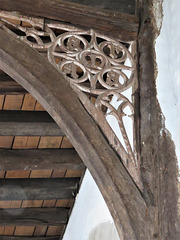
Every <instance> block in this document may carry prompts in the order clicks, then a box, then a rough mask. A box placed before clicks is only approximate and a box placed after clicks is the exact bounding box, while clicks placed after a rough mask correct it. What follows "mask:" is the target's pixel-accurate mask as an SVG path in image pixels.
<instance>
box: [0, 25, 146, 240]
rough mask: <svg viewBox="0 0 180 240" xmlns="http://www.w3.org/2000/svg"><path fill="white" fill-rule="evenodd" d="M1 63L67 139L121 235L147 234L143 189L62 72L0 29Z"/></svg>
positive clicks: (141, 236)
mask: <svg viewBox="0 0 180 240" xmlns="http://www.w3.org/2000/svg"><path fill="white" fill-rule="evenodd" d="M0 68H1V69H2V70H3V71H5V72H6V73H7V74H8V75H10V76H11V77H12V78H13V79H14V80H15V81H17V82H18V83H19V84H20V85H22V86H23V87H24V88H25V89H26V90H27V91H28V92H29V93H30V94H31V95H32V96H33V97H35V98H36V99H37V100H38V101H39V103H40V104H41V105H42V106H43V107H44V109H45V110H46V111H47V112H48V113H49V114H50V115H51V116H52V118H53V119H54V120H55V121H56V123H57V124H58V126H59V127H60V128H61V129H62V130H63V131H64V133H65V134H66V135H67V136H68V138H69V139H70V140H71V143H72V144H73V146H74V147H75V149H76V151H77V152H78V154H79V155H80V157H81V158H82V160H83V162H84V163H85V165H86V166H87V168H88V169H89V171H90V172H91V174H92V176H93V178H94V180H95V181H96V183H97V185H98V187H99V189H100V191H101V193H102V195H103V197H104V199H105V201H106V203H107V206H108V207H109V210H110V212H111V214H112V217H113V219H114V222H115V224H116V227H117V230H118V233H119V235H120V238H121V239H124V240H130V239H131V240H137V239H138V240H144V239H147V232H148V223H147V222H146V221H145V216H146V204H145V201H144V199H143V197H142V195H141V192H140V191H139V189H138V187H137V186H136V184H135V183H134V181H133V180H132V178H131V177H130V175H129V174H128V172H127V170H126V168H125V167H124V165H123V164H122V162H121V160H120V159H119V157H118V156H117V155H116V153H115V152H114V151H113V149H112V148H111V147H110V145H109V144H108V142H107V140H106V139H105V137H104V136H103V134H102V132H101V131H100V129H99V128H98V126H97V124H96V123H95V121H94V120H93V119H92V117H91V116H90V115H89V114H88V113H87V111H86V110H85V109H84V107H83V105H82V104H81V102H80V100H79V98H78V96H77V94H76V93H75V92H74V91H73V89H72V88H71V87H70V85H69V83H68V82H67V81H66V80H65V78H64V77H63V75H61V74H60V73H59V72H58V71H57V70H56V69H55V68H54V67H53V66H52V65H51V64H50V63H49V62H48V61H47V60H46V59H45V58H44V57H43V56H41V55H40V54H39V53H38V52H36V51H35V50H34V49H32V48H31V47H29V46H28V45H26V44H25V43H23V42H21V41H20V40H18V39H17V38H15V37H13V36H12V35H10V34H8V33H7V32H5V31H3V30H2V29H0ZM137 219H138V220H137Z"/></svg>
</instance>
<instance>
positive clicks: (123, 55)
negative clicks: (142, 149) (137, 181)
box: [0, 12, 136, 164]
mask: <svg viewBox="0 0 180 240" xmlns="http://www.w3.org/2000/svg"><path fill="white" fill-rule="evenodd" d="M11 19H15V20H19V21H23V22H24V23H26V24H25V25H21V24H15V23H14V22H13V21H11ZM0 20H1V22H3V23H4V24H3V28H4V30H5V31H8V32H10V33H11V34H15V35H16V36H17V37H18V38H20V39H21V40H22V41H24V42H26V43H27V44H29V45H30V46H31V47H33V48H35V49H36V50H38V51H39V52H40V54H44V55H45V57H46V58H47V59H48V60H49V61H50V62H51V64H53V66H55V67H56V68H57V70H58V71H60V72H61V73H62V74H63V75H64V77H65V79H66V80H67V81H70V83H71V85H74V86H75V87H76V88H77V89H79V91H80V92H81V94H82V93H83V94H87V96H88V97H89V96H90V97H91V96H93V97H94V98H95V101H94V102H95V104H94V106H95V108H96V109H97V110H98V111H99V112H101V113H102V114H103V116H104V118H105V119H106V120H107V118H108V116H110V115H111V116H113V117H114V118H115V119H116V121H117V124H118V126H119V130H120V132H121V135H122V139H121V140H120V143H118V142H117V141H115V142H116V145H118V144H120V145H121V147H120V148H121V149H122V145H123V148H124V151H125V152H126V153H127V156H128V158H129V159H131V160H132V162H133V163H134V164H136V154H135V148H134V143H132V142H133V141H131V140H130V137H131V136H130V134H129V129H128V127H127V124H125V118H128V119H130V121H131V125H132V127H133V124H134V123H133V121H134V107H133V103H132V99H131V96H130V95H131V94H130V95H127V91H129V90H130V91H131V93H132V86H133V84H134V75H135V71H136V69H135V66H136V62H135V59H134V57H133V55H132V53H131V50H130V49H131V43H124V42H121V41H120V40H118V39H113V38H110V37H108V36H104V35H102V34H99V33H97V32H95V31H94V30H82V29H78V28H75V27H73V26H71V25H67V24H61V23H57V22H56V23H53V22H52V23H51V22H50V21H49V22H48V23H45V22H44V20H43V19H39V18H28V17H24V16H17V15H16V14H15V15H13V13H6V12H0ZM85 102H86V101H85ZM84 104H86V103H84ZM85 107H87V106H85ZM127 108H129V112H130V114H127V113H126V109H127ZM90 113H91V112H90ZM91 114H92V117H94V118H95V119H96V117H95V116H93V113H91ZM98 124H99V125H100V126H101V125H102V124H101V123H98ZM131 135H132V134H131ZM107 137H109V136H107ZM111 138H112V137H111ZM133 140H134V137H133ZM110 141H111V140H110ZM121 141H122V142H123V143H122V142H121ZM112 145H113V146H114V142H113V144H112ZM115 148H116V149H117V148H118V146H115ZM123 160H124V159H123ZM126 160H127V159H126Z"/></svg>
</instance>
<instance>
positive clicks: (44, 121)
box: [0, 111, 64, 136]
mask: <svg viewBox="0 0 180 240" xmlns="http://www.w3.org/2000/svg"><path fill="white" fill-rule="evenodd" d="M0 135H1V136H64V133H63V132H62V130H61V129H60V128H59V127H58V126H57V124H56V123H55V122H54V120H53V119H52V118H51V117H50V116H49V114H48V113H47V112H43V111H41V112H38V111H0Z"/></svg>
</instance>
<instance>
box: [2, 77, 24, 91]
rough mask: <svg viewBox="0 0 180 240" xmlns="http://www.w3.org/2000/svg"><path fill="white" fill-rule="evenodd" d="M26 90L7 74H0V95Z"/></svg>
mask: <svg viewBox="0 0 180 240" xmlns="http://www.w3.org/2000/svg"><path fill="white" fill-rule="evenodd" d="M22 93H23V94H24V93H27V91H26V90H25V89H24V88H23V87H22V86H21V85H19V84H18V83H17V82H16V81H14V80H13V79H12V78H11V77H10V76H8V75H7V74H6V75H5V74H3V75H0V95H5V94H6V95H19V94H22Z"/></svg>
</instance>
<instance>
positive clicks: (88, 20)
mask: <svg viewBox="0 0 180 240" xmlns="http://www.w3.org/2000/svg"><path fill="white" fill-rule="evenodd" d="M127 4H128V3H127ZM0 8H1V9H2V10H7V11H17V12H20V13H21V14H26V15H32V16H38V17H39V16H40V17H44V18H49V19H54V20H58V21H63V22H68V23H72V24H74V25H78V26H81V27H84V28H93V29H94V30H97V31H99V32H101V33H103V34H107V35H111V36H114V37H117V38H120V39H121V40H123V41H132V40H134V39H136V38H137V33H138V20H137V17H136V16H134V15H130V14H125V13H120V12H115V11H108V10H102V9H96V8H93V7H89V6H86V5H82V4H76V3H72V2H71V3H70V2H65V1H59V0H54V1H49V0H33V4H32V1H31V0H26V1H24V0H17V1H12V0H0Z"/></svg>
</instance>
